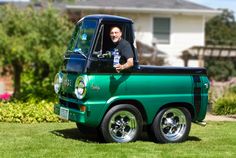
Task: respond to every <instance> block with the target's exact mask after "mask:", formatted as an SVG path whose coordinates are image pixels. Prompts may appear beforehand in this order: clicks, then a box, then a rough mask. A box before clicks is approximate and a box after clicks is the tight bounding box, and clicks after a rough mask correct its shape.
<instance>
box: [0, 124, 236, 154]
mask: <svg viewBox="0 0 236 158" xmlns="http://www.w3.org/2000/svg"><path fill="white" fill-rule="evenodd" d="M75 127H76V126H75V124H74V123H41V124H14V123H0V157H1V158H6V157H10V158H12V157H17V158H23V157H25V158H29V157H44V158H46V157H50V158H51V157H56V158H60V157H63V158H64V157H73V158H75V157H94V158H97V157H102V158H104V157H109V158H113V157H120V158H126V157H127V158H135V157H142V158H150V157H158V158H159V157H214V158H215V157H220V158H221V157H236V122H210V123H208V125H207V126H206V127H200V126H197V125H194V124H193V126H192V130H191V133H190V137H189V140H188V141H186V142H184V143H180V144H157V143H154V142H152V141H150V140H149V139H148V137H146V136H145V135H144V136H143V137H142V138H141V139H140V140H139V141H137V142H134V143H126V144H116V143H114V144H105V143H101V142H99V139H97V138H96V136H92V137H91V138H90V139H89V138H86V137H85V136H83V135H82V134H79V133H78V131H77V129H76V128H75Z"/></svg>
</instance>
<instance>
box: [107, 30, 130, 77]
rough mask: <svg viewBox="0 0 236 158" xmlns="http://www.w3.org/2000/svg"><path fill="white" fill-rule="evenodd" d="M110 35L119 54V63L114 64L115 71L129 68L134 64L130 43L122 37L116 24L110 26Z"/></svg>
mask: <svg viewBox="0 0 236 158" xmlns="http://www.w3.org/2000/svg"><path fill="white" fill-rule="evenodd" d="M110 37H111V40H112V42H113V43H114V45H115V49H118V51H119V54H120V56H121V59H120V64H116V65H115V66H114V67H115V69H116V71H117V72H118V73H119V72H120V71H122V70H125V69H129V68H130V67H132V66H133V65H134V59H133V58H134V53H133V50H132V48H131V45H130V43H129V42H128V41H126V40H125V39H123V38H122V31H121V29H120V28H119V27H118V26H113V27H111V30H110Z"/></svg>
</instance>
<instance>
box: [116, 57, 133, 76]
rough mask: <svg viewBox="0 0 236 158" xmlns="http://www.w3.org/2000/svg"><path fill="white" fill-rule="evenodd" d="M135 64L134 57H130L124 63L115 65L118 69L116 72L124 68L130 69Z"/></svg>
mask: <svg viewBox="0 0 236 158" xmlns="http://www.w3.org/2000/svg"><path fill="white" fill-rule="evenodd" d="M133 65H134V59H133V58H129V59H128V60H127V62H126V63H125V64H124V65H121V64H117V65H115V66H114V67H115V69H116V72H118V73H120V71H122V70H124V69H128V68H130V67H132V66H133Z"/></svg>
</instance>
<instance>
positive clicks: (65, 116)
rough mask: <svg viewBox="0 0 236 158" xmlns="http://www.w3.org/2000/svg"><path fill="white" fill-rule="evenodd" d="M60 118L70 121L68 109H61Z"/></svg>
mask: <svg viewBox="0 0 236 158" xmlns="http://www.w3.org/2000/svg"><path fill="white" fill-rule="evenodd" d="M60 116H61V117H62V118H63V119H66V120H68V119H69V109H66V108H63V107H61V108H60Z"/></svg>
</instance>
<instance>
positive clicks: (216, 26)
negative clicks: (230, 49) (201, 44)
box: [206, 9, 236, 45]
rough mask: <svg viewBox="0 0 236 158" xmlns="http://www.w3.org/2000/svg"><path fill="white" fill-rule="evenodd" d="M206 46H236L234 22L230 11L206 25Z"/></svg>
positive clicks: (223, 11) (224, 12)
mask: <svg viewBox="0 0 236 158" xmlns="http://www.w3.org/2000/svg"><path fill="white" fill-rule="evenodd" d="M206 44H216V45H236V22H235V17H234V14H233V12H232V11H229V10H227V9H224V10H222V14H220V15H219V16H216V17H215V18H213V19H211V20H210V21H208V22H207V23H206Z"/></svg>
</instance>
